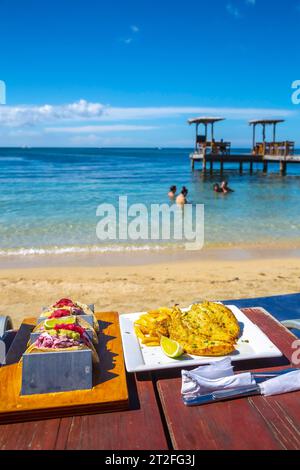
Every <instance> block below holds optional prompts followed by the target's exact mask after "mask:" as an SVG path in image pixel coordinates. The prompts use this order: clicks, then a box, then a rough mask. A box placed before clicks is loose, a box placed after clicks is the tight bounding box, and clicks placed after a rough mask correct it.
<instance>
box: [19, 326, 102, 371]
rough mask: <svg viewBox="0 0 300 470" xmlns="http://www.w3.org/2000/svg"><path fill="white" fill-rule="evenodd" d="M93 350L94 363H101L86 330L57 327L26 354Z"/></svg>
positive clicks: (74, 327)
mask: <svg viewBox="0 0 300 470" xmlns="http://www.w3.org/2000/svg"><path fill="white" fill-rule="evenodd" d="M85 349H91V351H92V358H93V363H95V364H97V363H99V357H98V354H97V352H96V349H95V347H94V346H93V344H92V342H91V341H90V340H89V337H88V336H87V334H86V332H85V330H84V329H83V328H82V327H80V326H79V325H75V324H74V325H64V324H61V325H56V326H55V327H54V328H53V329H52V330H47V331H45V332H44V333H42V334H41V335H40V336H39V337H38V339H37V340H36V341H35V342H34V343H33V344H32V345H30V346H29V347H28V348H27V350H26V353H27V354H34V353H39V352H59V351H80V350H85Z"/></svg>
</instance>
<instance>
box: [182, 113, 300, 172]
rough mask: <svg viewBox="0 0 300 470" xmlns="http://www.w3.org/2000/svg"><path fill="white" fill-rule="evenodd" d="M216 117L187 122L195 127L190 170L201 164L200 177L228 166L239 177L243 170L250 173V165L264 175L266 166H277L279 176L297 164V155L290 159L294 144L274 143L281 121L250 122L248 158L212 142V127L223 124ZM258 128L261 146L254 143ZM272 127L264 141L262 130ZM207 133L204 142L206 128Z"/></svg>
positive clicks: (224, 144) (220, 141) (221, 144)
mask: <svg viewBox="0 0 300 470" xmlns="http://www.w3.org/2000/svg"><path fill="white" fill-rule="evenodd" d="M223 120H224V118H220V117H199V118H194V119H190V120H189V121H188V122H189V124H195V125H196V139H195V150H194V152H193V153H192V154H191V155H190V159H191V167H192V170H194V169H195V164H196V162H200V163H201V168H202V171H203V173H206V172H207V171H209V172H210V173H211V174H212V173H213V172H214V169H215V168H216V166H217V167H218V168H219V170H220V173H221V174H222V173H223V172H224V169H225V166H226V165H227V164H230V163H237V164H238V168H239V173H240V174H243V172H244V170H245V167H247V168H248V169H249V171H250V173H253V166H254V163H255V164H256V166H258V165H259V166H260V167H261V170H262V171H263V173H267V172H268V167H269V163H276V162H277V163H278V168H279V171H280V174H281V175H285V174H286V172H287V166H288V164H296V163H298V164H300V155H294V148H295V143H294V142H291V141H288V140H286V141H276V126H277V124H279V123H282V122H284V121H283V120H282V119H264V120H255V121H250V122H249V125H250V126H252V127H253V141H252V152H251V153H248V154H232V153H231V143H230V142H225V141H224V140H223V139H221V140H219V141H216V140H215V138H214V125H215V123H216V122H220V121H223ZM200 125H203V126H204V129H205V134H204V135H199V133H198V129H199V126H200ZM257 126H262V142H257V141H256V128H257ZM267 126H272V128H273V136H272V137H273V139H272V140H271V141H269V142H268V141H267V140H266V128H267ZM209 127H210V129H211V139H210V140H209V138H208V128H209Z"/></svg>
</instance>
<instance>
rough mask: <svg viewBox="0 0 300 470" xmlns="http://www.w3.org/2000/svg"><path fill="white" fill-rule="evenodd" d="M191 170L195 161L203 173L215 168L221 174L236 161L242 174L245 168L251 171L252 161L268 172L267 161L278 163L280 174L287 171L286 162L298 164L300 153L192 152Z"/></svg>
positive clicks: (211, 171) (212, 170)
mask: <svg viewBox="0 0 300 470" xmlns="http://www.w3.org/2000/svg"><path fill="white" fill-rule="evenodd" d="M190 159H191V166H192V170H194V169H195V163H196V162H199V163H200V164H201V169H202V171H203V173H207V172H209V173H211V174H212V173H213V172H214V171H215V170H218V169H219V171H220V173H221V174H222V173H223V172H224V168H225V167H226V165H227V164H229V163H238V169H239V173H240V174H243V172H244V171H245V170H249V171H250V173H253V167H254V163H255V164H259V166H260V167H261V170H262V171H263V173H267V172H268V168H269V163H276V162H277V163H278V168H279V171H280V174H281V175H285V174H286V172H287V166H288V164H296V163H298V164H300V155H288V156H286V157H282V156H276V155H264V156H259V155H252V154H251V153H249V154H236V155H234V154H231V155H219V154H212V153H211V154H208V155H205V156H203V155H201V154H199V153H196V152H194V153H192V154H191V155H190Z"/></svg>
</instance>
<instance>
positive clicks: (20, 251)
mask: <svg viewBox="0 0 300 470" xmlns="http://www.w3.org/2000/svg"><path fill="white" fill-rule="evenodd" d="M173 247H174V245H173ZM170 248H171V246H170V245H126V246H125V245H114V246H108V245H106V246H90V247H82V246H81V247H80V246H63V247H49V248H16V249H7V250H0V256H2V257H7V256H36V255H62V254H68V253H69V254H79V253H82V254H89V253H123V252H124V253H125V252H135V251H161V250H166V249H170Z"/></svg>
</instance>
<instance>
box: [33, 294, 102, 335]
mask: <svg viewBox="0 0 300 470" xmlns="http://www.w3.org/2000/svg"><path fill="white" fill-rule="evenodd" d="M69 315H92V316H93V317H94V321H93V323H94V330H95V331H97V332H98V331H99V325H98V321H97V319H96V317H95V315H94V313H93V312H92V310H91V309H90V307H89V306H88V305H86V304H83V303H81V302H78V301H76V302H73V300H71V299H60V300H59V301H58V302H56V303H55V304H54V305H51V306H50V307H48V308H47V309H46V310H44V311H43V312H42V314H41V318H63V317H66V316H69Z"/></svg>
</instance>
